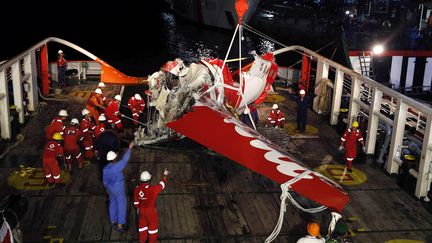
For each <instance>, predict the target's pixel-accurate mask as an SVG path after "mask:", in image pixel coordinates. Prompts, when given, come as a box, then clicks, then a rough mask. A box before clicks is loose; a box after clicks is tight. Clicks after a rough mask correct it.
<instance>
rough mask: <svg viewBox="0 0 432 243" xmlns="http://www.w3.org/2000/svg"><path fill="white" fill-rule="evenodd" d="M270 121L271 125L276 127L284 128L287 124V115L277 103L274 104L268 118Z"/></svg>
mask: <svg viewBox="0 0 432 243" xmlns="http://www.w3.org/2000/svg"><path fill="white" fill-rule="evenodd" d="M267 120H268V122H269V123H270V125H271V126H274V127H275V128H278V127H281V128H283V127H284V125H285V117H284V115H283V113H282V111H281V110H279V107H278V105H277V104H273V107H272V110H271V111H270V114H269V116H268V118H267Z"/></svg>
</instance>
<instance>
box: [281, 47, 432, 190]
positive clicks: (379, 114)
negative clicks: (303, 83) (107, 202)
mask: <svg viewBox="0 0 432 243" xmlns="http://www.w3.org/2000/svg"><path fill="white" fill-rule="evenodd" d="M288 51H295V52H299V53H303V54H304V55H308V56H310V57H311V58H312V59H314V60H315V61H316V62H317V67H316V76H315V78H316V81H317V82H318V81H320V80H322V79H323V78H329V71H330V70H334V72H335V73H334V75H331V76H334V78H333V80H332V81H333V98H332V104H331V111H330V124H331V125H336V124H337V122H338V116H339V110H340V106H341V97H342V95H343V92H348V94H349V96H350V103H349V113H348V124H351V123H352V122H353V121H354V120H356V119H357V116H358V114H360V113H364V114H367V116H368V124H367V135H366V140H365V145H366V152H367V153H368V154H374V152H375V147H376V142H377V140H376V138H377V131H378V126H379V123H385V124H389V125H390V126H392V133H391V143H390V146H389V153H388V157H387V158H388V159H387V161H386V164H385V168H386V170H387V172H388V173H390V174H393V173H398V171H399V166H400V165H401V163H402V161H401V159H400V156H401V153H400V151H401V148H402V142H403V138H404V132H405V128H406V126H415V127H416V129H417V131H419V132H420V133H421V134H422V135H423V136H422V137H423V141H422V142H423V144H422V148H421V156H420V161H419V166H418V171H417V172H418V174H416V177H417V185H416V189H415V195H416V197H418V198H421V197H427V193H428V190H429V186H430V182H431V181H432V167H431V161H432V134H431V131H432V108H430V107H429V106H427V105H425V104H423V103H420V102H418V101H416V100H414V99H412V98H410V97H407V96H405V95H403V94H401V93H398V92H397V91H395V90H393V89H391V88H389V87H386V86H384V85H382V84H380V83H378V82H376V81H374V80H372V79H370V78H368V77H365V76H363V75H361V74H359V73H356V72H354V71H353V70H351V69H349V68H347V67H344V66H343V65H341V64H339V63H336V62H334V61H332V60H330V59H328V58H325V57H324V56H321V55H319V54H317V53H315V52H313V51H311V50H309V49H307V48H304V47H302V46H289V47H286V48H282V49H280V50H277V51H275V52H274V54H275V55H277V54H281V53H284V52H288ZM413 122H414V123H415V125H413ZM413 174H415V173H413Z"/></svg>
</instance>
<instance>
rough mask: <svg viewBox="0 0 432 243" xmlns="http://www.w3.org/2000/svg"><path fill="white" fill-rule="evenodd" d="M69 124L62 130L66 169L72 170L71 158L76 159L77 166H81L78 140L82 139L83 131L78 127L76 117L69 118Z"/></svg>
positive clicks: (81, 159)
mask: <svg viewBox="0 0 432 243" xmlns="http://www.w3.org/2000/svg"><path fill="white" fill-rule="evenodd" d="M70 123H71V126H69V127H68V128H66V129H65V130H64V154H65V158H66V169H67V170H68V171H71V170H72V160H73V159H76V161H77V163H78V168H80V169H81V168H82V167H83V161H84V158H83V156H82V154H81V151H80V146H79V142H81V141H82V140H83V139H84V134H83V132H82V131H81V130H80V129H79V128H78V125H79V121H78V119H76V118H73V119H72V120H71V122H70Z"/></svg>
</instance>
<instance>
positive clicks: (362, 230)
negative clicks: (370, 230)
mask: <svg viewBox="0 0 432 243" xmlns="http://www.w3.org/2000/svg"><path fill="white" fill-rule="evenodd" d="M364 231H366V230H365V229H363V228H359V229H357V232H364Z"/></svg>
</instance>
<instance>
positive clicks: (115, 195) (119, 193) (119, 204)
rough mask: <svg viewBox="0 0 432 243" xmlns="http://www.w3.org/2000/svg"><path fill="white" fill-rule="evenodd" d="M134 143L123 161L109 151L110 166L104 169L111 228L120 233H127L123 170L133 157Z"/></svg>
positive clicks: (130, 145)
mask: <svg viewBox="0 0 432 243" xmlns="http://www.w3.org/2000/svg"><path fill="white" fill-rule="evenodd" d="M134 145H135V144H134V142H131V143H130V144H129V149H128V150H127V151H126V153H125V154H124V155H123V158H122V159H121V160H115V159H116V158H117V153H116V152H114V151H109V152H108V154H107V161H108V164H107V165H106V166H105V167H104V168H103V184H104V186H105V189H106V191H107V193H108V194H109V215H110V220H111V226H112V227H115V230H116V231H118V232H126V229H125V224H126V207H127V205H126V203H127V202H126V192H125V183H124V176H123V169H124V168H125V167H126V164H127V162H128V160H129V158H130V155H131V149H132V148H133V146H134Z"/></svg>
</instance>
